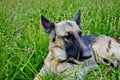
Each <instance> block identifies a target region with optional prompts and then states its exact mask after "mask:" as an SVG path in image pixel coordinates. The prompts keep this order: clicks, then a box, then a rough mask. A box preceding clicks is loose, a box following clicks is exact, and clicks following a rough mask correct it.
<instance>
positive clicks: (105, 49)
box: [34, 11, 120, 80]
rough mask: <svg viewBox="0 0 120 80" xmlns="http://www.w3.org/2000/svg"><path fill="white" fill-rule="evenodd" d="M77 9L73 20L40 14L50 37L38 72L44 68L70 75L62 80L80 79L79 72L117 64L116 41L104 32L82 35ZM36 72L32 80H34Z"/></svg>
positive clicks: (119, 49)
mask: <svg viewBox="0 0 120 80" xmlns="http://www.w3.org/2000/svg"><path fill="white" fill-rule="evenodd" d="M80 16H81V14H80V11H78V13H77V15H76V16H75V18H74V20H72V21H70V20H65V21H62V22H59V23H56V24H55V23H53V22H51V21H49V20H48V19H47V18H45V17H44V16H41V21H42V25H43V27H44V29H45V32H46V33H48V34H49V36H50V45H49V53H48V55H47V57H46V59H45V61H44V65H43V67H42V69H41V70H40V72H39V75H41V76H42V75H44V74H46V73H47V72H48V71H51V72H52V73H54V74H60V73H64V74H70V73H74V72H76V74H72V75H71V76H69V77H67V78H65V79H64V80H73V77H74V76H75V75H77V79H82V75H84V74H86V73H87V72H88V71H90V70H91V69H93V68H95V67H97V66H98V63H105V62H110V63H111V65H112V66H113V67H117V66H118V65H119V63H120V43H119V42H118V41H117V40H116V39H114V38H111V37H108V36H105V35H99V36H82V30H81V25H80ZM38 79H39V78H38V75H37V76H36V77H35V78H34V80H38Z"/></svg>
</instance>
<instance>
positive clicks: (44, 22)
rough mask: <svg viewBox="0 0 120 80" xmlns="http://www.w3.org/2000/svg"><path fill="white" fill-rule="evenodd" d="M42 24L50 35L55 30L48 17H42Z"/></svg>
mask: <svg viewBox="0 0 120 80" xmlns="http://www.w3.org/2000/svg"><path fill="white" fill-rule="evenodd" d="M41 23H42V25H43V27H44V30H45V32H46V33H48V34H50V33H51V32H52V30H53V29H54V27H55V25H54V23H53V22H51V21H49V20H48V19H47V18H46V17H44V16H43V15H41Z"/></svg>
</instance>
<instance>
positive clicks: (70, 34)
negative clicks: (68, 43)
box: [63, 32, 73, 39]
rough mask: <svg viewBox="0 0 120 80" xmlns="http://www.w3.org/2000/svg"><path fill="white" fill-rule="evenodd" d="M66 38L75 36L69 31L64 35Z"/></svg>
mask: <svg viewBox="0 0 120 80" xmlns="http://www.w3.org/2000/svg"><path fill="white" fill-rule="evenodd" d="M63 38H64V39H71V38H73V35H72V33H70V32H68V33H67V35H65V36H63Z"/></svg>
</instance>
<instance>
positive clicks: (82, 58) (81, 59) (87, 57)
mask: <svg viewBox="0 0 120 80" xmlns="http://www.w3.org/2000/svg"><path fill="white" fill-rule="evenodd" d="M90 57H92V55H90V56H86V57H81V58H80V59H79V61H85V60H86V59H89V58H90Z"/></svg>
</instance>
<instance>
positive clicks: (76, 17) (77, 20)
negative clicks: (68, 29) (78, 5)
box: [74, 10, 81, 26]
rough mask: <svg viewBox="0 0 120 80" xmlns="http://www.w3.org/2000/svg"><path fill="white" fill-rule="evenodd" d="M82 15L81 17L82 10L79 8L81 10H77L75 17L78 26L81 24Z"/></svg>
mask: <svg viewBox="0 0 120 80" xmlns="http://www.w3.org/2000/svg"><path fill="white" fill-rule="evenodd" d="M80 17H81V12H80V10H79V11H78V12H77V14H76V16H75V18H74V21H75V22H76V24H77V25H78V26H80Z"/></svg>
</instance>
